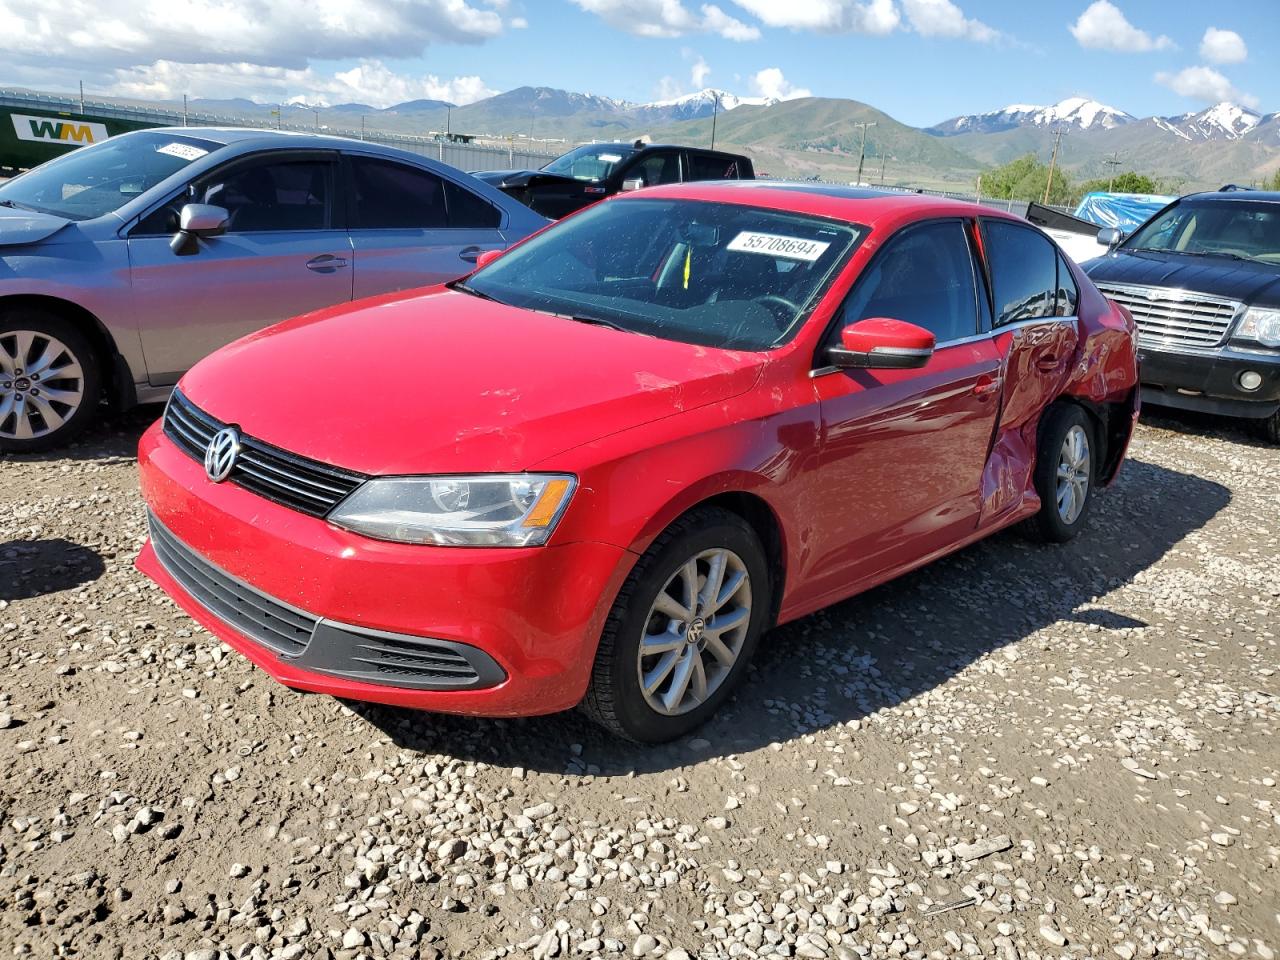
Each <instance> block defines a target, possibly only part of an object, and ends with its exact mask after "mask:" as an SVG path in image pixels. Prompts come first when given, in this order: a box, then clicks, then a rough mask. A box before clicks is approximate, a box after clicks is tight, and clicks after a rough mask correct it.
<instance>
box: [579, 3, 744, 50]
mask: <svg viewBox="0 0 1280 960" xmlns="http://www.w3.org/2000/svg"><path fill="white" fill-rule="evenodd" d="M572 2H573V3H574V4H576V5H577V6H579V7H581V8H582V9H583V10H585V11H587V13H594V14H595V15H596V16H598V17H599V18H600V19H601V20H603V21H604V22H605V23H607V24H609V26H611V27H616V28H617V29H619V30H624V31H626V32H627V33H630V34H634V35H635V36H637V37H657V38H669V37H680V36H684V35H685V34H686V33H716V34H719V35H720V36H722V37H724V38H725V39H726V40H739V41H745V40H759V39H760V30H759V28H758V27H753V26H751V25H750V24H747V23H743V22H742V21H741V20H737V19H735V18H734V17H731V16H729V15H728V14H727V13H725V12H724V11H723V10H721V9H720V8H719V7H717V6H715V5H714V4H707V5H704V6H703V7H702V9H701V16H699V15H698V14H695V13H693V12H692V11H690V10H689V8H687V7H686V6H685V5H684V4H683V3H682V2H681V0H572Z"/></svg>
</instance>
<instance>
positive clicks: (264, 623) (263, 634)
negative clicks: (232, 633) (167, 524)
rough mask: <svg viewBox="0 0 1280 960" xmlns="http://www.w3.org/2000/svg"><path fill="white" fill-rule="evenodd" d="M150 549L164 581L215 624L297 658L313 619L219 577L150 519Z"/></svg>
mask: <svg viewBox="0 0 1280 960" xmlns="http://www.w3.org/2000/svg"><path fill="white" fill-rule="evenodd" d="M148 519H149V520H150V526H151V546H152V548H153V549H154V550H155V552H156V556H157V557H159V559H160V562H161V564H163V565H164V568H165V570H167V571H169V576H171V577H173V579H175V580H177V581H178V583H179V584H180V585H181V586H182V589H183V590H185V591H187V593H189V594H191V596H192V597H193V598H194V599H195V601H196V602H197V603H198V604H200V606H202V607H204V608H205V609H206V610H208V611H209V612H210V613H212V614H213V615H214V616H216V617H217V618H218V619H219V620H222V621H223V622H224V623H226V624H227V625H228V626H231V627H234V628H235V629H236V630H237V631H238V632H240V633H242V634H244V635H245V636H246V637H249V638H250V639H252V640H256V641H257V642H258V643H260V644H262V645H263V646H264V647H267V648H269V649H271V650H274V651H275V652H276V653H280V654H284V655H285V656H289V657H296V656H298V655H300V654H301V653H302V652H303V651H304V650H305V649H306V648H307V643H308V641H310V639H311V634H312V632H313V631H314V630H315V627H316V623H317V622H319V618H318V617H313V616H311V614H309V613H305V612H304V611H302V610H298V609H296V608H295V607H290V606H287V605H285V604H283V603H281V602H280V601H279V600H276V599H273V598H272V597H269V596H267V595H266V594H265V593H262V592H261V591H258V590H255V589H253V588H252V587H250V586H248V585H247V584H244V583H241V582H240V581H239V580H236V579H235V578H234V577H231V576H228V575H227V574H225V573H223V572H222V571H221V570H219V569H218V568H217V567H215V566H214V565H213V564H211V563H209V562H208V561H207V560H205V559H204V558H203V557H201V556H200V555H199V554H197V553H196V552H195V551H193V550H191V549H190V548H189V547H188V546H187V545H186V544H184V543H182V542H181V541H180V540H178V538H177V537H175V536H174V535H173V534H171V533H170V532H169V531H168V530H166V529H165V528H164V525H163V524H161V523H160V521H158V520H157V519H156V518H155V517H149V518H148Z"/></svg>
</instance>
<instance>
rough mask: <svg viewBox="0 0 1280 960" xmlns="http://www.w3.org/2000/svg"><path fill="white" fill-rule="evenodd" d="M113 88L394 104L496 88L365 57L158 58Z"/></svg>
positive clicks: (128, 93) (171, 95)
mask: <svg viewBox="0 0 1280 960" xmlns="http://www.w3.org/2000/svg"><path fill="white" fill-rule="evenodd" d="M109 92H111V93H113V94H115V95H117V96H122V97H133V98H137V99H158V100H175V99H177V98H179V97H181V96H182V95H183V94H184V93H190V94H193V95H198V96H200V97H204V98H207V99H223V98H230V97H246V98H248V99H250V100H257V101H259V102H262V103H272V102H276V103H278V102H298V101H301V102H304V103H330V104H334V103H367V104H369V105H370V106H374V107H389V106H391V105H392V104H396V103H403V102H404V101H406V100H418V99H427V100H446V101H448V102H450V103H456V104H458V105H460V106H461V105H463V104H467V103H474V102H475V101H476V100H482V99H484V98H485V97H491V96H493V95H494V94H495V93H496V92H497V91H495V90H492V89H490V88H489V87H488V86H487V85H486V84H485V82H484V81H483V80H481V79H480V78H479V77H476V76H467V77H454V78H452V79H441V78H440V77H437V76H435V75H434V74H426V75H424V76H419V77H414V76H409V75H406V74H401V73H396V72H395V71H393V70H391V69H390V68H389V67H387V66H386V64H384V63H382V62H381V61H379V60H365V61H363V62H362V63H360V64H358V65H356V66H355V67H352V68H351V69H350V70H341V71H338V72H337V73H332V74H325V73H320V72H318V71H316V70H314V69H312V68H311V67H304V68H302V69H295V68H292V67H263V66H258V65H256V64H249V63H175V62H174V61H172V60H157V61H156V62H155V63H152V64H150V65H148V66H136V67H125V68H121V69H118V70H116V71H115V79H114V82H113V83H112V84H111V86H110V89H109Z"/></svg>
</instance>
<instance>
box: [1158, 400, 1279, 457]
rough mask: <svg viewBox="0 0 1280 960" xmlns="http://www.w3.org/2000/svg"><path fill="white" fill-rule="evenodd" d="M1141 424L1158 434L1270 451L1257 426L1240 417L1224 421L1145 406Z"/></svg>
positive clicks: (1208, 415) (1224, 418) (1213, 415)
mask: <svg viewBox="0 0 1280 960" xmlns="http://www.w3.org/2000/svg"><path fill="white" fill-rule="evenodd" d="M1142 422H1143V424H1145V425H1146V426H1149V427H1155V428H1156V429H1158V430H1172V431H1173V432H1174V433H1184V434H1187V435H1189V436H1205V435H1210V436H1215V437H1219V438H1221V439H1223V440H1228V441H1230V442H1232V443H1237V444H1241V445H1244V446H1249V447H1269V448H1270V447H1271V444H1269V443H1268V442H1267V441H1266V440H1264V439H1263V438H1262V436H1261V434H1260V432H1259V430H1258V429H1257V422H1256V421H1253V420H1241V419H1240V418H1239V417H1223V416H1219V415H1217V414H1213V413H1200V412H1198V411H1195V410H1180V409H1178V408H1177V407H1158V406H1155V405H1153V404H1149V403H1148V404H1145V405H1144V406H1143V408H1142Z"/></svg>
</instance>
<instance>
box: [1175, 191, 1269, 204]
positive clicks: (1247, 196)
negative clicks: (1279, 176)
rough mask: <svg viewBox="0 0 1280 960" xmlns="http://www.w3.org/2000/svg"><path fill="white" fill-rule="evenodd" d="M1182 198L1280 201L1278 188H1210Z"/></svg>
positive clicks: (1229, 200) (1222, 200) (1229, 201)
mask: <svg viewBox="0 0 1280 960" xmlns="http://www.w3.org/2000/svg"><path fill="white" fill-rule="evenodd" d="M1182 199H1183V200H1214V201H1218V202H1221V203H1231V202H1232V201H1235V200H1261V201H1262V202H1264V203H1280V191H1278V190H1210V191H1206V192H1204V193H1189V194H1187V195H1186V196H1185V197H1183V198H1182Z"/></svg>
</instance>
